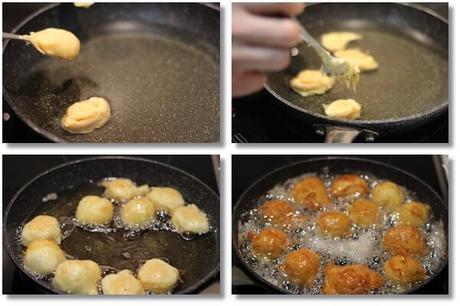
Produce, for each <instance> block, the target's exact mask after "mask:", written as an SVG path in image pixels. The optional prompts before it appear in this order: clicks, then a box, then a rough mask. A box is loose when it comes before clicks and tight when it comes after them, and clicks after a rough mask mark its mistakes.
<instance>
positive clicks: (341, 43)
mask: <svg viewBox="0 0 460 306" xmlns="http://www.w3.org/2000/svg"><path fill="white" fill-rule="evenodd" d="M362 38H363V36H362V35H361V34H358V33H354V32H329V33H325V34H323V35H321V44H322V45H323V47H324V48H326V49H327V50H329V51H331V52H335V51H338V50H343V49H346V48H347V45H348V43H350V42H352V41H355V40H360V39H362Z"/></svg>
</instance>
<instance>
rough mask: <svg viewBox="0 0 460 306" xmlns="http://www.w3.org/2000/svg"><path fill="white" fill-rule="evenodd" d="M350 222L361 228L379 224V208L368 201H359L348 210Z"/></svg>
mask: <svg viewBox="0 0 460 306" xmlns="http://www.w3.org/2000/svg"><path fill="white" fill-rule="evenodd" d="M348 214H349V216H350V219H351V221H353V223H355V224H356V225H358V226H360V227H362V228H368V227H371V226H372V225H376V224H379V223H380V221H381V214H380V208H379V207H378V206H377V205H376V204H375V203H372V202H371V201H369V200H364V199H359V200H356V201H354V202H353V203H352V204H351V207H350V208H349V209H348Z"/></svg>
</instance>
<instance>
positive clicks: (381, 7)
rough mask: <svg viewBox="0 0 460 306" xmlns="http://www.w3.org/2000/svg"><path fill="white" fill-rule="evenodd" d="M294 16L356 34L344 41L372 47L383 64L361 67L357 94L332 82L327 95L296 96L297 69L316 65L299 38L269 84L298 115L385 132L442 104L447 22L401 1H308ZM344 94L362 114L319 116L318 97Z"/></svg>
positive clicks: (314, 26)
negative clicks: (289, 59) (358, 36)
mask: <svg viewBox="0 0 460 306" xmlns="http://www.w3.org/2000/svg"><path fill="white" fill-rule="evenodd" d="M299 20H300V22H301V23H302V24H303V25H304V26H305V28H306V29H307V30H308V31H310V33H311V34H312V35H313V36H314V37H316V38H318V39H319V38H320V36H321V34H323V33H327V32H332V31H355V32H358V33H361V34H362V35H363V39H362V40H360V41H357V42H352V43H350V44H349V47H359V48H361V49H362V50H364V51H369V52H370V53H371V54H372V55H373V56H374V57H375V59H376V60H377V62H379V65H380V66H379V69H378V70H377V71H373V72H363V73H361V80H360V82H359V84H358V86H357V92H356V93H353V91H352V90H350V89H347V88H346V86H345V85H343V84H336V85H335V86H334V87H333V88H332V89H331V90H330V91H329V92H327V93H326V94H324V95H315V96H310V97H301V96H300V95H299V94H297V93H295V92H293V91H292V90H291V89H290V87H289V80H291V79H292V78H293V77H294V76H295V75H296V74H297V73H298V72H299V71H300V70H302V69H306V68H307V67H308V68H310V69H319V68H320V67H321V63H320V60H319V58H318V56H317V55H316V54H315V53H314V52H313V51H312V49H311V48H309V47H307V45H306V44H301V45H300V46H299V51H300V52H299V55H298V56H295V57H293V62H292V65H291V67H289V68H288V69H287V70H286V71H284V72H281V73H273V74H271V75H270V76H269V80H268V84H267V86H266V87H267V89H268V90H269V91H270V92H271V93H272V94H273V95H275V96H276V97H277V98H278V99H279V100H281V101H282V102H284V103H286V104H287V105H288V106H289V107H291V108H293V109H294V110H295V111H298V112H300V113H299V114H298V116H299V117H300V116H302V115H304V116H308V117H309V119H310V120H313V121H315V120H316V122H317V123H319V122H323V123H339V124H346V125H349V126H360V127H365V128H377V131H378V132H382V130H384V131H383V133H388V132H389V131H385V130H391V129H392V128H393V129H395V128H397V127H401V124H402V123H404V122H405V123H407V122H408V121H411V123H412V124H415V123H418V124H420V123H422V122H423V121H424V120H425V119H428V118H429V117H431V116H435V115H438V114H439V113H440V112H442V111H444V110H446V108H447V105H448V83H449V82H448V24H447V22H446V21H445V20H444V19H442V17H439V16H435V15H432V14H431V12H426V11H423V10H422V9H419V8H417V7H414V6H409V5H403V4H392V3H322V4H314V5H310V6H307V8H306V9H305V12H304V13H303V14H302V15H301V16H300V17H299ZM348 98H353V99H355V100H356V101H358V102H359V103H360V104H361V105H362V106H363V111H362V114H361V118H360V119H359V120H354V121H353V120H330V119H328V118H327V117H326V116H325V115H324V109H323V104H329V103H331V102H332V101H334V100H337V99H348ZM417 121H419V122H417ZM403 128H404V126H403Z"/></svg>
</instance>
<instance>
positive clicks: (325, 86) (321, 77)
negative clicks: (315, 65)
mask: <svg viewBox="0 0 460 306" xmlns="http://www.w3.org/2000/svg"><path fill="white" fill-rule="evenodd" d="M334 83H335V78H333V77H328V76H327V75H325V74H324V73H322V72H321V71H320V70H302V71H300V72H299V74H297V76H296V77H295V78H293V79H292V80H291V82H290V83H289V84H290V85H291V88H292V90H294V91H295V92H297V93H298V94H300V95H301V96H303V97H307V96H311V95H322V94H324V93H325V92H326V91H328V90H329V89H331V88H332V86H333V85H334Z"/></svg>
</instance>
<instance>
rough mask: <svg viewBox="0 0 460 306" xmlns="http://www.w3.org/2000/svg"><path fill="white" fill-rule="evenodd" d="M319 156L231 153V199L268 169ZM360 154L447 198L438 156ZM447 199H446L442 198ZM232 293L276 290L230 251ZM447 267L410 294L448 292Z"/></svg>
mask: <svg viewBox="0 0 460 306" xmlns="http://www.w3.org/2000/svg"><path fill="white" fill-rule="evenodd" d="M314 157H321V156H313V155H309V156H301V155H294V156H288V155H234V156H233V159H232V174H233V175H232V203H233V206H234V205H236V202H237V201H238V199H239V197H240V196H241V195H242V194H243V192H244V191H245V190H246V189H247V188H248V186H250V185H251V184H252V183H254V182H255V181H256V180H258V179H259V178H261V177H262V176H264V175H265V174H267V173H268V172H270V171H272V170H274V169H277V168H279V167H282V166H284V165H287V164H291V163H294V162H297V161H301V160H305V159H309V158H314ZM353 157H362V158H367V159H372V160H376V161H380V162H384V163H387V164H390V165H392V166H395V167H398V168H401V169H403V170H406V171H408V172H409V173H412V174H413V175H415V176H417V177H418V178H419V179H421V180H422V181H424V182H425V183H427V184H428V185H430V186H431V187H432V188H433V189H434V190H435V191H436V192H437V193H438V194H439V195H440V196H441V197H442V198H443V199H446V200H447V199H448V184H447V179H446V175H445V172H444V171H443V170H442V168H443V165H442V160H441V158H440V157H439V156H435V157H432V156H430V155H415V156H411V155H393V156H379V155H370V156H369V155H367V156H359V155H353ZM446 202H447V201H446ZM232 274H233V277H232V293H233V294H279V292H278V291H276V290H274V289H272V288H270V287H268V286H266V285H264V284H262V283H261V282H260V281H258V280H257V279H256V278H254V277H253V276H252V275H251V272H249V271H247V270H246V268H245V267H244V266H243V265H242V264H241V262H240V261H239V259H238V257H237V255H236V254H235V253H234V252H233V251H232ZM448 293H449V268H448V265H447V266H446V267H445V268H444V269H443V270H442V271H441V273H440V274H439V275H438V276H437V277H436V278H435V279H433V280H432V281H431V282H429V283H428V284H426V285H425V286H423V287H421V288H420V289H418V290H416V291H415V292H414V293H413V294H431V295H432V294H436V295H438V294H448Z"/></svg>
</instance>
